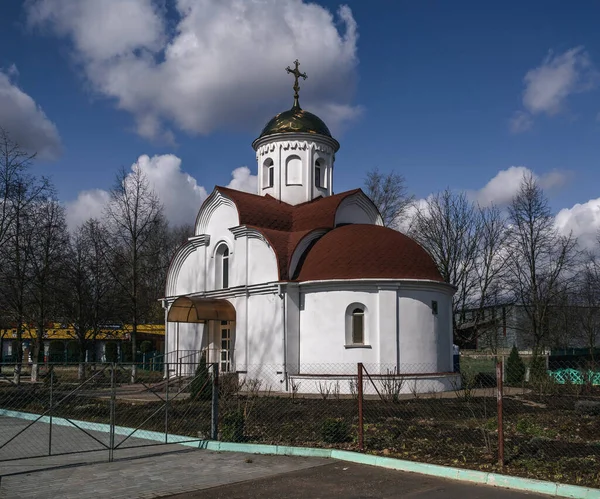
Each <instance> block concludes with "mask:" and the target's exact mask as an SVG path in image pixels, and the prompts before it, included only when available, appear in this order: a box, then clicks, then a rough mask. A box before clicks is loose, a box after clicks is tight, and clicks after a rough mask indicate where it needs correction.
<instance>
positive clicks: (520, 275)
mask: <svg viewBox="0 0 600 499" xmlns="http://www.w3.org/2000/svg"><path fill="white" fill-rule="evenodd" d="M508 216H509V222H510V225H511V235H510V240H509V255H510V256H509V265H508V270H509V274H508V280H507V285H508V286H507V287H508V289H509V290H510V292H511V294H512V295H513V298H514V301H515V303H517V304H518V305H520V306H521V307H522V309H523V311H524V313H525V317H526V319H527V320H526V323H528V325H529V329H530V330H529V333H530V335H531V343H532V347H533V353H534V356H537V355H539V354H540V353H541V351H542V348H544V347H545V346H547V342H548V337H549V327H548V325H549V319H550V314H549V312H550V310H551V307H552V304H553V303H554V302H556V299H557V297H558V295H559V293H560V292H563V291H564V289H565V288H564V286H567V288H569V287H570V286H571V285H572V283H573V275H574V274H573V271H574V270H575V266H576V264H577V260H578V256H579V255H578V253H577V250H576V240H575V239H574V238H573V237H572V236H571V235H569V236H562V235H560V234H559V233H558V231H557V229H556V227H555V226H554V217H553V216H552V213H551V211H550V208H549V207H548V202H547V199H546V197H545V195H544V193H543V191H542V189H541V188H540V187H539V185H538V184H537V183H536V181H535V179H534V178H533V177H532V176H531V175H529V176H525V177H524V178H523V180H522V181H521V186H520V188H519V192H518V193H517V194H516V196H515V197H514V198H513V200H512V203H511V204H510V206H509V207H508Z"/></svg>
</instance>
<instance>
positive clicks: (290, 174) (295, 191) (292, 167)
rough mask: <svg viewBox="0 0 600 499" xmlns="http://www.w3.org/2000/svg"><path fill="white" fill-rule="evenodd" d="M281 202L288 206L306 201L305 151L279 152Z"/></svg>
mask: <svg viewBox="0 0 600 499" xmlns="http://www.w3.org/2000/svg"><path fill="white" fill-rule="evenodd" d="M280 154H281V176H280V178H281V185H280V187H279V189H280V192H281V200H282V201H283V202H285V203H289V204H293V205H296V204H299V203H303V202H304V201H306V184H307V182H308V181H309V178H308V175H307V173H308V172H307V170H306V168H305V167H304V165H306V164H307V162H308V160H309V159H308V156H309V154H308V151H307V150H289V149H288V150H281V153H280Z"/></svg>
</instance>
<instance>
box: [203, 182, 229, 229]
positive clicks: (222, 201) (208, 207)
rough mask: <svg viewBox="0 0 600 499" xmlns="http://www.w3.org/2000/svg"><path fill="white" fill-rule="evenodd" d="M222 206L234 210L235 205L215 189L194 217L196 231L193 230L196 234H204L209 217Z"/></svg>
mask: <svg viewBox="0 0 600 499" xmlns="http://www.w3.org/2000/svg"><path fill="white" fill-rule="evenodd" d="M223 205H226V206H231V207H233V208H236V206H235V203H234V202H233V201H232V200H231V199H230V198H228V197H227V196H224V195H223V194H221V192H220V191H218V190H217V189H215V190H214V191H213V192H212V193H211V195H210V196H208V197H207V198H206V200H205V201H204V203H203V204H202V207H201V208H200V211H199V213H198V216H197V217H196V230H195V233H196V234H205V233H206V229H207V228H208V222H209V221H210V217H211V216H212V214H213V213H214V212H215V211H216V210H217V208H218V207H219V206H223Z"/></svg>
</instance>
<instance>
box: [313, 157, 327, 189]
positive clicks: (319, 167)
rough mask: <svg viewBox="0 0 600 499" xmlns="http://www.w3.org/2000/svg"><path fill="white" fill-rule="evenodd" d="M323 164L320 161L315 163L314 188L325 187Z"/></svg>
mask: <svg viewBox="0 0 600 499" xmlns="http://www.w3.org/2000/svg"><path fill="white" fill-rule="evenodd" d="M323 171H324V168H323V162H322V161H321V160H320V159H317V161H315V187H325V185H324V182H323Z"/></svg>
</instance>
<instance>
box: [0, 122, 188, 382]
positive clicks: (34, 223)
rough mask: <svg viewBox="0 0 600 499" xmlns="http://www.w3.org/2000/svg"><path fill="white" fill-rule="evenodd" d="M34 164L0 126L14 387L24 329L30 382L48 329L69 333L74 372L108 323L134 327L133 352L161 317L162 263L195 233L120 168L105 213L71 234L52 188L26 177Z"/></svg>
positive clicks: (0, 221) (0, 289)
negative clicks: (140, 334) (141, 334)
mask: <svg viewBox="0 0 600 499" xmlns="http://www.w3.org/2000/svg"><path fill="white" fill-rule="evenodd" d="M34 159H35V155H32V154H28V153H26V152H25V151H24V150H22V149H21V148H20V147H19V145H18V144H16V143H15V142H14V141H13V140H11V137H10V136H9V134H8V133H7V132H6V130H4V129H2V128H0V189H1V190H2V193H1V199H0V258H1V262H2V265H0V330H3V331H5V332H6V331H9V330H10V331H13V330H15V331H16V338H15V341H16V343H15V346H16V348H15V350H16V351H15V352H14V354H15V356H16V359H15V368H14V380H15V382H17V383H18V382H19V381H20V376H21V369H22V364H23V358H22V356H23V348H22V345H23V330H24V327H25V326H29V328H30V330H33V331H35V332H34V334H33V336H34V337H33V338H31V346H30V350H31V355H32V362H33V367H32V378H33V379H34V380H36V379H37V376H38V362H39V360H40V359H41V358H42V356H43V339H44V333H45V332H46V331H47V330H48V329H49V327H48V324H49V323H52V322H59V323H61V324H65V325H67V326H69V327H71V328H72V329H73V331H74V333H73V339H74V340H76V341H77V344H78V347H79V359H80V369H81V368H82V367H83V361H84V360H85V358H86V352H88V351H89V353H88V355H90V354H91V355H93V354H94V352H95V348H93V347H94V346H95V345H94V343H95V341H96V337H97V335H98V333H99V332H100V329H101V327H102V326H103V325H106V324H111V323H112V324H114V323H120V324H128V325H131V330H130V335H131V343H132V350H133V352H135V351H136V350H137V344H136V343H137V341H136V340H137V338H136V336H137V328H138V325H139V324H144V323H162V322H163V320H164V315H163V310H162V307H161V304H160V303H159V302H158V298H160V297H162V296H163V293H164V282H165V279H166V273H167V269H168V265H169V262H170V260H171V257H172V256H173V254H174V253H175V251H176V250H177V248H178V247H179V246H180V245H181V244H182V243H183V242H184V241H185V240H186V239H187V237H188V236H189V235H191V233H192V227H173V226H170V225H169V224H168V222H167V220H166V219H165V217H164V214H163V207H162V205H161V203H160V201H159V199H158V197H157V196H156V194H155V193H154V192H153V191H152V189H151V187H150V186H149V184H148V180H147V178H146V177H145V175H144V173H143V172H142V171H141V170H140V169H134V170H133V171H132V172H127V171H125V169H121V170H120V171H119V172H118V173H117V175H116V178H115V182H114V185H113V188H112V189H111V192H110V201H109V203H108V204H107V206H106V208H105V210H104V213H103V215H102V216H101V217H100V218H98V219H94V218H90V219H89V220H86V221H85V222H84V223H83V224H81V226H79V227H78V228H77V229H76V230H74V231H72V232H69V230H68V228H67V223H66V218H65V208H64V206H63V205H62V204H61V203H60V202H59V200H58V199H57V197H56V192H55V189H54V186H53V185H52V182H51V181H50V180H49V179H47V178H44V177H36V176H35V175H33V174H32V173H31V169H32V168H31V167H32V162H33V160H34ZM5 334H6V333H5ZM11 336H12V335H11ZM91 360H94V359H91ZM132 376H135V372H132Z"/></svg>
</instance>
